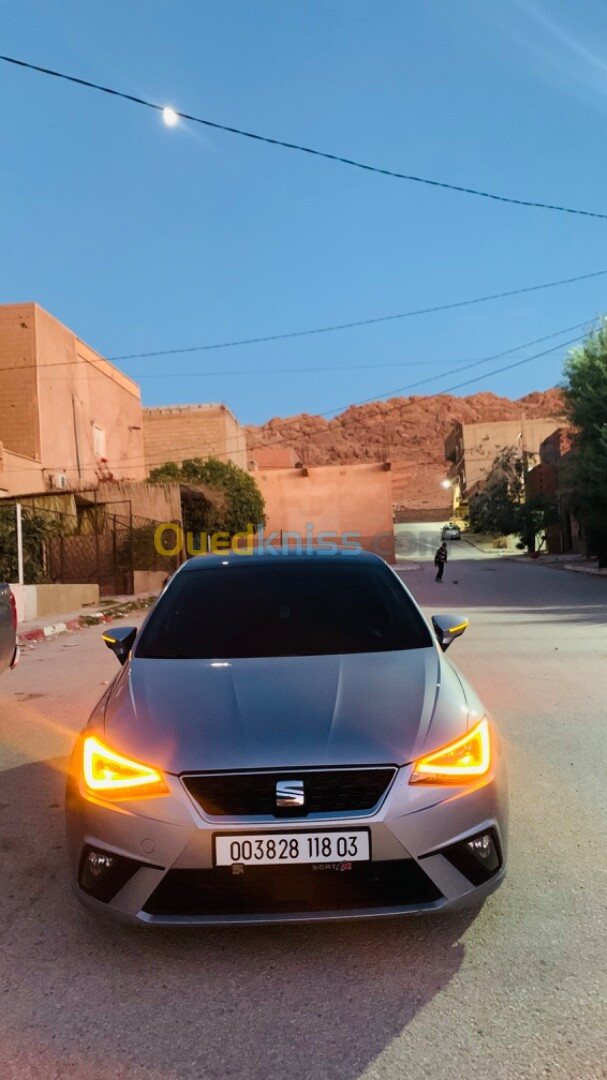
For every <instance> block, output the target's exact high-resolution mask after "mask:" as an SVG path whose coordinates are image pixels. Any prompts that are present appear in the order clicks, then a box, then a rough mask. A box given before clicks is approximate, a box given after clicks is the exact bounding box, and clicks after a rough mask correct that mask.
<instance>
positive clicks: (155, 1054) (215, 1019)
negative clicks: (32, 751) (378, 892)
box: [0, 761, 478, 1080]
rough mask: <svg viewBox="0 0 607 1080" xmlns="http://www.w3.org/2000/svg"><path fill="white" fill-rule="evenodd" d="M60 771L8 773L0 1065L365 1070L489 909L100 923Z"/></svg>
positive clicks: (449, 971) (440, 983) (0, 847)
mask: <svg viewBox="0 0 607 1080" xmlns="http://www.w3.org/2000/svg"><path fill="white" fill-rule="evenodd" d="M64 767H65V763H64V762H61V761H53V762H46V763H42V762H39V763H35V764H28V765H23V766H20V767H19V768H15V769H11V770H7V771H5V772H3V773H2V774H0V790H1V795H0V801H1V824H0V857H1V861H2V865H3V871H2V879H1V880H2V904H1V907H0V950H1V955H2V958H3V976H2V980H3V982H4V990H5V993H4V995H3V1004H4V1007H3V1010H2V1016H1V1019H0V1073H1V1074H2V1075H3V1076H8V1075H11V1076H17V1075H30V1074H31V1075H44V1076H45V1078H47V1077H53V1076H61V1077H63V1076H75V1077H87V1076H94V1077H95V1080H104V1078H106V1077H107V1078H108V1080H109V1077H112V1078H115V1077H122V1076H124V1077H135V1076H136V1077H138V1078H139V1077H145V1078H152V1077H154V1078H160V1077H162V1078H172V1077H175V1078H177V1077H179V1080H183V1078H186V1077H196V1078H198V1080H204V1078H206V1077H209V1078H210V1077H214V1078H223V1077H230V1076H246V1077H247V1080H262V1078H263V1080H278V1078H279V1077H280V1078H281V1080H282V1077H284V1076H285V1075H288V1074H289V1073H292V1072H293V1069H294V1066H296V1071H297V1075H298V1077H301V1078H302V1080H305V1078H306V1077H319V1076H322V1077H323V1078H327V1080H355V1078H358V1077H360V1075H361V1072H362V1071H363V1070H364V1069H365V1067H366V1066H367V1065H369V1064H370V1063H371V1062H372V1061H373V1060H374V1059H375V1058H376V1057H377V1055H378V1054H380V1053H381V1051H382V1050H383V1049H384V1048H385V1047H386V1046H387V1045H389V1043H390V1042H391V1041H392V1039H394V1038H395V1037H396V1036H398V1035H399V1034H400V1033H401V1032H403V1030H404V1029H406V1027H407V1025H408V1024H409V1023H410V1022H411V1021H412V1020H413V1018H414V1017H415V1016H416V1014H417V1013H418V1012H419V1010H420V1009H422V1008H423V1007H424V1006H425V1005H427V1004H428V1002H430V1001H431V1000H432V999H433V998H434V997H435V995H436V994H438V993H440V991H441V990H443V989H444V988H445V987H446V986H447V985H448V983H449V982H450V980H451V979H452V978H453V977H454V976H455V975H456V974H457V972H458V971H459V969H460V966H461V964H462V961H463V957H464V945H463V943H462V940H461V938H462V935H463V933H464V931H465V930H466V928H467V927H468V926H469V925H470V923H471V922H472V921H473V920H474V918H475V917H476V915H477V913H478V909H476V910H474V909H472V910H471V911H468V912H462V913H460V914H454V915H450V916H449V915H442V916H440V915H439V916H434V917H417V918H414V919H401V920H398V919H389V920H384V919H381V920H378V921H376V922H373V921H367V922H350V923H347V922H344V923H309V924H300V925H299V926H297V925H290V926H271V927H227V928H225V929H224V928H221V929H215V928H209V929H204V928H202V929H200V930H196V931H193V930H182V931H175V930H161V931H145V930H139V929H138V928H134V929H131V928H128V927H123V926H121V925H119V924H111V923H106V922H104V921H103V922H102V921H99V920H98V919H97V918H96V917H95V916H94V915H92V914H91V913H89V912H87V911H85V910H84V909H81V908H80V906H79V905H78V903H77V901H76V900H75V898H74V897H73V896H72V893H71V890H70V887H69V883H68V879H67V871H66V856H65V848H64V837H63V787H64V775H63V771H62V770H63V768H64ZM3 1059H4V1060H3ZM9 1062H10V1064H11V1069H10V1070H9V1069H8V1063H9ZM32 1062H35V1063H36V1066H37V1067H38V1068H40V1067H42V1072H40V1074H39V1073H37V1072H35V1070H34V1071H31V1067H32Z"/></svg>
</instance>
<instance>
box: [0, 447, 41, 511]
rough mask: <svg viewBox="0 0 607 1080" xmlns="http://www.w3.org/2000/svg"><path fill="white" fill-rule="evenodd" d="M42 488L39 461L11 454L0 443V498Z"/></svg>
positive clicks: (28, 492)
mask: <svg viewBox="0 0 607 1080" xmlns="http://www.w3.org/2000/svg"><path fill="white" fill-rule="evenodd" d="M43 490H44V477H43V475H42V469H41V467H40V462H38V461H33V460H32V459H31V458H26V457H23V456H22V455H21V454H13V453H12V452H11V451H10V450H6V449H5V448H4V446H3V445H2V443H0V498H2V497H4V496H8V495H29V494H31V493H33V492H37V491H43Z"/></svg>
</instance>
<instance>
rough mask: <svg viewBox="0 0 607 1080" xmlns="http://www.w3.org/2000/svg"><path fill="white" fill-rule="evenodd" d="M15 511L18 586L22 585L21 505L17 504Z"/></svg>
mask: <svg viewBox="0 0 607 1080" xmlns="http://www.w3.org/2000/svg"><path fill="white" fill-rule="evenodd" d="M15 509H16V511H17V580H18V582H19V585H23V583H24V577H23V521H22V517H21V510H22V507H21V503H17V505H16V507H15Z"/></svg>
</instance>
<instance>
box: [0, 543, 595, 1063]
mask: <svg viewBox="0 0 607 1080" xmlns="http://www.w3.org/2000/svg"><path fill="white" fill-rule="evenodd" d="M461 550H462V551H463V549H461ZM404 576H405V580H406V582H407V585H408V586H409V588H411V589H412V591H413V592H414V593H415V595H416V596H417V597H418V598H419V600H420V601H421V602H422V603H423V604H424V606H425V607H426V609H427V610H428V611H440V610H444V609H447V610H450V611H461V612H463V613H464V614H468V615H469V616H470V619H471V625H470V628H469V630H468V631H467V633H466V635H465V636H464V637H463V638H462V639H460V640H458V641H456V642H455V644H454V645H453V646H452V650H451V656H452V657H453V658H454V659H455V660H456V662H457V663H458V664H459V665H460V666H461V668H462V669H463V670H464V672H465V673H466V674H467V675H468V676H469V677H470V678H471V679H472V680H473V681H474V683H475V685H476V686H477V688H478V689H479V690H480V692H481V694H482V696H483V697H484V699H485V702H486V704H487V706H488V707H489V708H490V710H491V711H492V713H493V714H494V716H495V717H496V719H498V720H499V722H500V724H501V727H502V731H503V733H504V736H505V738H506V740H507V743H508V748H509V771H510V786H511V858H510V869H509V876H508V878H507V881H506V883H505V884H504V886H503V887H502V888H501V889H500V890H499V891H498V892H497V893H496V894H495V895H494V896H492V897H491V898H490V899H489V900H488V901H487V903H486V904H485V905H484V907H483V908H482V909H481V910H480V911H477V912H471V913H467V914H460V915H452V916H446V915H444V916H442V917H439V918H434V919H432V918H428V917H423V918H416V919H409V920H406V919H404V920H403V919H401V920H377V921H376V922H361V923H349V924H348V923H344V924H328V925H322V924H312V925H310V926H305V925H303V926H299V927H296V926H290V927H287V928H277V927H271V928H268V927H266V928H263V927H257V928H252V929H251V928H230V929H226V930H206V931H205V930H203V931H198V932H192V931H186V932H182V933H178V932H175V931H168V932H161V933H156V934H149V933H145V932H142V931H137V930H130V929H125V928H122V927H120V926H114V925H110V926H108V925H105V924H102V923H99V922H97V921H96V920H95V918H94V917H93V916H92V915H90V914H89V913H88V912H86V911H84V910H82V909H81V908H80V907H79V906H78V904H77V903H76V901H75V900H74V899H73V898H72V896H71V893H70V890H69V886H68V883H67V879H66V874H65V867H64V848H63V832H62V807H61V804H62V793H63V774H62V767H63V760H62V758H61V755H64V754H65V753H66V752H67V750H68V748H69V745H70V744H71V741H72V739H73V733H74V732H76V730H77V729H78V728H79V727H80V725H81V724H82V722H83V721H84V719H85V717H86V714H87V711H88V709H89V707H90V706H91V705H92V704H93V702H94V701H95V699H96V697H97V696H98V695H99V693H100V692H101V690H102V689H103V684H104V681H105V680H107V679H109V678H110V677H111V676H112V675H113V673H114V671H115V666H114V665H115V663H116V661H115V660H114V658H113V657H112V656H111V654H110V653H109V652H108V651H107V650H106V649H105V648H104V646H103V644H102V642H101V639H100V633H99V630H98V629H89V630H82V631H80V632H78V633H76V634H73V635H66V636H65V637H64V638H59V639H57V640H56V641H55V642H53V643H47V644H42V645H40V646H37V647H36V648H35V649H32V650H31V651H28V652H27V653H26V654H25V656H24V657H23V661H22V664H21V666H20V668H19V669H18V670H17V671H16V672H15V673H13V674H7V675H4V676H3V677H2V679H0V741H1V744H2V746H1V748H0V770H1V771H0V802H1V823H0V860H1V865H2V870H1V875H0V883H1V884H0V890H1V895H2V904H1V905H0V908H1V910H0V988H1V990H2V998H1V1001H2V1007H1V1008H0V1076H1V1077H2V1078H11V1080H12V1078H19V1080H21V1078H24V1080H29V1078H30V1077H35V1078H38V1077H39V1078H44V1080H53V1078H55V1077H77V1078H80V1077H82V1078H89V1077H90V1078H94V1080H110V1078H112V1080H114V1078H122V1077H128V1078H129V1080H131V1078H133V1080H134V1078H145V1080H151V1078H154V1080H161V1078H162V1080H165V1078H168V1080H186V1078H187V1080H189V1078H196V1080H228V1078H232V1077H243V1078H246V1080H283V1078H284V1077H285V1076H296V1077H297V1080H312V1078H314V1080H317V1078H320V1080H324V1078H327V1080H380V1078H381V1080H393V1078H399V1080H400V1078H403V1080H404V1078H406V1080H422V1078H424V1080H443V1078H444V1080H459V1078H460V1077H474V1078H485V1077H486V1078H491V1080H501V1078H504V1080H512V1078H515V1080H518V1078H527V1077H550V1078H551V1080H553V1078H561V1077H566V1078H576V1080H577V1078H580V1080H598V1078H601V1077H606V1076H607V933H606V931H607V925H606V922H607V919H606V908H607V905H606V900H607V859H606V858H605V852H606V850H607V814H606V809H607V794H606V790H607V785H606V776H607V768H606V764H607V753H606V750H605V740H606V732H607V712H606V704H605V703H606V701H607V582H605V581H603V580H601V579H596V578H586V577H585V576H584V575H578V574H573V573H567V572H564V571H559V570H550V569H545V568H542V567H541V566H538V565H534V564H531V563H529V562H528V561H527V560H519V561H510V560H502V559H493V560H491V559H482V558H476V557H474V558H470V559H465V558H464V557H463V555H459V556H458V554H457V552H456V551H454V552H453V557H452V560H451V561H450V562H449V565H448V568H447V572H446V574H445V581H444V583H443V584H441V585H438V584H436V583H435V582H434V574H433V569H432V566H431V565H429V564H428V565H424V566H423V568H422V569H420V570H418V571H410V572H408V573H406V575H404ZM455 582H457V584H455Z"/></svg>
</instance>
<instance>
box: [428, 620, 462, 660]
mask: <svg viewBox="0 0 607 1080" xmlns="http://www.w3.org/2000/svg"><path fill="white" fill-rule="evenodd" d="M432 626H433V627H434V633H435V634H436V636H437V638H438V643H439V645H440V647H441V649H442V650H443V652H446V650H447V649H448V648H449V646H450V644H451V642H452V641H455V639H456V637H461V635H462V634H463V632H464V630H466V629H467V626H468V619H467V618H466V616H465V615H433V616H432Z"/></svg>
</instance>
